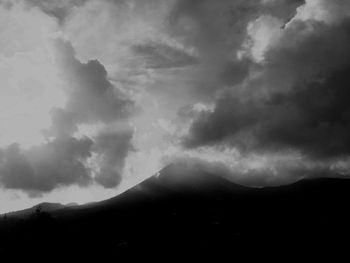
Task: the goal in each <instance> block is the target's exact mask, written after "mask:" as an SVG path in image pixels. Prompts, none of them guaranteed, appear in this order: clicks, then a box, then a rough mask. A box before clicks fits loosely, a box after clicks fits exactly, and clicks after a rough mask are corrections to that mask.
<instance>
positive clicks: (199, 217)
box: [0, 167, 350, 262]
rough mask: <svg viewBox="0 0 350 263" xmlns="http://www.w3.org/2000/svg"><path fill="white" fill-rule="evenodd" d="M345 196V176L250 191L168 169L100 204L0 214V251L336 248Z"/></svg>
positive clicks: (345, 215) (229, 252) (347, 230)
mask: <svg viewBox="0 0 350 263" xmlns="http://www.w3.org/2000/svg"><path fill="white" fill-rule="evenodd" d="M349 201H350V181H348V180H340V179H315V180H305V181H301V182H298V183H296V184H293V185H289V186H281V187H276V188H264V189H253V188H247V187H244V186H239V185H236V184H233V183H231V182H228V181H227V180H225V179H223V178H221V177H218V176H215V175H211V174H207V173H200V172H198V173H194V174H189V175H187V176H183V175H182V176H181V175H178V174H176V172H175V171H174V170H173V168H172V167H167V168H165V169H164V170H163V171H162V172H161V174H160V176H154V177H152V178H149V179H148V180H146V181H144V182H143V183H141V184H140V185H138V186H136V187H134V188H132V189H130V190H128V191H126V192H125V193H123V194H121V195H119V196H116V197H114V198H112V199H109V200H106V201H103V202H98V203H94V204H89V205H84V206H70V207H58V206H57V209H51V210H50V211H45V210H44V211H43V210H40V209H36V210H35V211H33V212H32V213H31V214H30V215H28V216H26V217H17V216H14V215H13V216H10V215H9V216H7V217H6V218H4V217H3V218H2V219H1V220H0V247H1V248H0V250H2V252H9V251H21V253H22V252H23V253H33V251H45V252H48V251H49V252H51V253H54V254H55V255H57V254H62V253H64V254H68V253H74V254H76V255H79V254H81V255H82V256H85V257H86V256H88V255H89V254H90V253H98V254H100V255H101V256H102V255H103V256H108V257H116V258H118V256H121V255H122V256H127V257H135V256H136V257H145V258H149V257H154V256H155V255H160V254H166V255H167V257H168V258H173V257H182V256H185V255H186V256H187V255H192V256H198V257H203V256H206V255H211V256H214V257H216V256H231V257H232V258H236V257H238V256H240V257H241V256H244V257H248V258H249V257H259V256H263V255H273V254H276V253H284V255H285V256H286V257H289V256H292V255H293V254H296V253H299V252H301V251H308V252H311V253H315V255H316V254H320V253H323V252H325V251H329V252H332V253H338V252H341V250H342V249H344V248H346V247H347V245H348V243H349V241H350V216H349V214H350V213H349V208H350V206H349ZM34 254H35V253H34ZM165 262H168V260H165ZM282 262H283V260H282Z"/></svg>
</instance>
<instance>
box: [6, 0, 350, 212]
mask: <svg viewBox="0 0 350 263" xmlns="http://www.w3.org/2000/svg"><path fill="white" fill-rule="evenodd" d="M349 45H350V2H349V1H347V0H332V1H329V0H305V1H303V0H217V1H213V0H191V1H188V0H11V1H10V0H0V213H1V212H8V211H13V210H18V209H23V208H26V207H29V206H32V205H34V204H37V203H40V202H44V201H45V202H59V203H63V204H66V203H72V202H75V203H79V204H81V203H86V202H93V201H99V200H103V199H106V198H109V197H112V196H114V195H116V194H118V193H120V192H122V191H124V190H125V189H127V188H129V187H131V186H133V185H135V184H137V183H138V182H140V181H142V180H144V179H146V178H147V177H149V176H152V175H154V174H156V173H157V172H158V171H159V170H161V169H162V168H164V167H165V166H167V165H169V164H177V165H179V167H182V168H183V167H185V168H186V169H185V171H186V172H184V173H183V175H179V176H183V177H184V180H185V177H186V174H188V173H190V172H191V171H193V170H203V171H209V172H211V173H215V174H218V175H220V176H224V177H225V178H227V179H229V180H230V181H232V182H234V183H238V184H242V185H247V186H251V187H264V186H279V185H285V184H290V183H293V182H296V181H298V180H301V179H304V178H317V177H338V178H348V177H349V176H350V158H349V156H350V136H349V133H350V105H349V103H348V97H349V96H350V90H349V89H348V87H349V85H350V49H349V48H348V47H349Z"/></svg>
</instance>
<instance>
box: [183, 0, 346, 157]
mask: <svg viewBox="0 0 350 263" xmlns="http://www.w3.org/2000/svg"><path fill="white" fill-rule="evenodd" d="M326 2H327V1H306V3H305V5H303V6H301V7H299V8H298V10H297V12H296V14H295V17H294V18H293V19H291V21H290V22H288V23H287V25H286V27H285V28H283V29H281V30H278V33H277V34H278V38H276V39H269V40H268V41H272V43H270V44H269V45H266V43H265V42H261V41H262V40H263V39H262V38H261V37H260V36H259V34H261V33H262V32H263V31H261V30H264V25H263V24H260V26H259V27H260V28H257V31H255V32H252V31H251V34H253V38H251V37H252V36H249V34H248V38H250V39H252V41H253V42H254V44H253V45H252V46H251V49H252V54H253V57H255V58H258V60H260V61H259V62H263V64H262V65H254V66H252V67H251V69H250V74H249V76H248V77H247V78H246V79H245V80H244V82H242V83H240V84H239V85H236V86H233V87H232V89H230V90H229V91H228V92H226V93H225V95H224V96H222V97H220V98H219V99H218V100H217V101H216V106H215V109H214V110H213V111H206V112H202V113H201V114H198V115H197V118H196V119H195V121H194V123H193V125H192V127H191V129H190V132H189V134H188V135H187V136H186V137H185V138H184V141H183V143H184V145H185V146H186V147H189V148H193V147H194V148H195V147H200V146H205V145H212V146H213V145H227V146H229V147H237V148H238V149H240V150H241V151H242V152H245V153H252V152H253V153H254V152H256V153H274V152H280V151H288V150H293V151H297V152H299V153H301V154H302V155H304V156H305V158H311V159H316V160H320V159H321V160H323V159H330V158H336V159H338V158H344V157H346V156H348V155H349V153H350V143H349V136H348V134H349V112H350V108H349V106H348V103H347V102H346V99H345V98H347V97H348V96H349V95H350V94H349V91H348V89H347V87H348V85H349V81H350V79H349V77H348V76H349V69H350V67H349V66H350V65H349V59H350V52H349V49H348V46H349V44H350V35H349V26H350V24H349V20H348V18H347V15H346V14H342V16H341V17H342V20H339V19H335V17H333V16H329V15H327V14H334V12H333V10H339V11H340V10H348V9H347V8H346V6H344V5H346V4H345V3H343V2H341V1H335V2H332V4H330V2H327V4H326ZM316 3H317V5H318V7H319V8H320V10H322V12H321V13H320V14H318V13H317V15H316V14H315V12H318V11H312V10H310V6H313V7H315V6H314V5H315V4H316ZM316 10H318V9H316ZM343 12H344V13H346V11H343ZM263 20H265V23H267V24H266V26H267V28H268V29H269V30H270V29H271V28H273V27H271V25H269V23H270V22H271V18H269V19H268V20H266V17H259V18H258V19H257V20H255V21H254V22H252V23H257V22H258V21H260V22H262V23H264V21H263ZM248 31H249V27H248ZM264 41H265V40H264ZM257 47H259V49H257Z"/></svg>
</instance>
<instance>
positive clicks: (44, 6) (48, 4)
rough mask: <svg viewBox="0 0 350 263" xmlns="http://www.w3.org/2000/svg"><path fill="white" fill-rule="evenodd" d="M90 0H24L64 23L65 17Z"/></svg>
mask: <svg viewBox="0 0 350 263" xmlns="http://www.w3.org/2000/svg"><path fill="white" fill-rule="evenodd" d="M87 1H88V0H60V1H55V0H24V3H26V4H27V5H28V6H32V7H38V8H40V9H41V10H42V11H43V12H44V13H46V14H48V15H50V16H53V17H55V18H57V19H58V21H59V22H60V23H63V22H64V20H65V18H66V17H67V16H68V15H69V14H70V13H71V12H72V11H73V10H74V9H75V8H77V7H80V6H82V5H83V4H85V3H86V2H87Z"/></svg>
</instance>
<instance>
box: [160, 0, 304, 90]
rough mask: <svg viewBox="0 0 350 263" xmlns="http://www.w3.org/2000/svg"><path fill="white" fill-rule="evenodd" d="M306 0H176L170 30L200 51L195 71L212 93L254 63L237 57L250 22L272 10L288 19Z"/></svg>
mask: <svg viewBox="0 0 350 263" xmlns="http://www.w3.org/2000/svg"><path fill="white" fill-rule="evenodd" d="M302 3H303V1H300V0H284V1H269V3H268V4H262V3H261V1H255V0H253V1H247V0H238V1H232V0H222V1H210V0H203V1H197V0H194V1H186V0H179V1H176V3H175V5H174V7H173V9H172V11H171V12H170V14H169V17H168V23H167V25H168V27H167V29H168V31H169V34H170V35H171V36H172V37H175V38H178V39H180V41H181V42H182V43H184V44H185V46H188V47H192V48H194V49H195V50H196V51H197V52H198V63H199V66H198V68H197V72H196V73H194V75H195V78H196V82H197V88H198V92H199V93H201V94H208V95H209V96H212V94H213V93H215V92H216V91H217V90H221V89H223V88H225V87H227V86H231V85H235V84H237V83H240V82H241V81H242V80H243V79H244V78H245V77H246V76H247V75H248V74H249V68H250V66H251V64H252V62H251V61H249V60H248V59H246V58H243V59H237V52H238V51H239V49H240V48H241V46H242V44H243V43H244V41H245V39H246V35H247V30H246V29H247V26H248V24H249V22H251V21H253V20H254V19H256V18H258V17H259V16H260V15H264V14H272V15H274V16H276V17H278V18H280V19H281V20H283V21H288V20H289V19H290V18H291V17H292V16H293V15H294V14H295V12H296V8H297V7H298V6H300V5H301V4H302Z"/></svg>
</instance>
